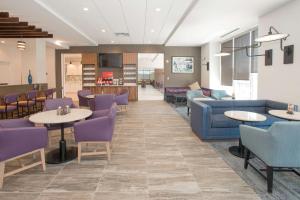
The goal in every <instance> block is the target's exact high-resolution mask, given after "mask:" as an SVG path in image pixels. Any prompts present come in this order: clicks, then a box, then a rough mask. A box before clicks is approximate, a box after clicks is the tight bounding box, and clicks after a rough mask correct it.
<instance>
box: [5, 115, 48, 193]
mask: <svg viewBox="0 0 300 200" xmlns="http://www.w3.org/2000/svg"><path fill="white" fill-rule="evenodd" d="M47 142H48V135H47V129H46V128H45V127H34V126H33V124H32V123H30V122H29V121H28V120H26V119H11V120H2V121H0V188H2V186H3V179H4V178H5V177H7V176H10V175H14V174H16V173H18V172H21V171H23V170H26V169H28V168H31V167H35V166H37V165H42V168H43V170H44V171H45V170H46V164H45V147H46V146H47ZM38 152H39V153H40V155H41V160H40V161H38V162H35V163H32V164H30V165H27V166H22V167H21V168H19V169H15V170H13V171H9V172H6V173H5V163H7V162H9V161H11V160H15V159H19V158H21V157H23V156H27V155H30V154H35V153H38Z"/></svg>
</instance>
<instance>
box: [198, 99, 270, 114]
mask: <svg viewBox="0 0 300 200" xmlns="http://www.w3.org/2000/svg"><path fill="white" fill-rule="evenodd" d="M203 103H205V104H207V105H209V106H211V109H212V114H224V112H225V111H229V110H242V111H250V112H256V113H261V114H264V113H265V112H266V100H219V101H205V102H203Z"/></svg>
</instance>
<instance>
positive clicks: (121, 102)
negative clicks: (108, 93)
mask: <svg viewBox="0 0 300 200" xmlns="http://www.w3.org/2000/svg"><path fill="white" fill-rule="evenodd" d="M128 96H129V92H128V90H127V89H125V88H124V89H122V90H121V92H120V94H118V95H117V96H116V103H117V105H118V106H120V109H121V111H123V107H124V108H125V111H126V110H127V105H128Z"/></svg>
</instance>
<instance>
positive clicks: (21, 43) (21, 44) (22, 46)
mask: <svg viewBox="0 0 300 200" xmlns="http://www.w3.org/2000/svg"><path fill="white" fill-rule="evenodd" d="M17 48H18V49H19V50H21V51H23V50H25V48H26V42H24V41H21V40H20V41H18V42H17Z"/></svg>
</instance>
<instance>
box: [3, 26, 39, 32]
mask: <svg viewBox="0 0 300 200" xmlns="http://www.w3.org/2000/svg"><path fill="white" fill-rule="evenodd" d="M2 30H5V31H9V30H15V31H23V30H38V29H37V28H35V26H0V31H2ZM41 30H42V29H41Z"/></svg>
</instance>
